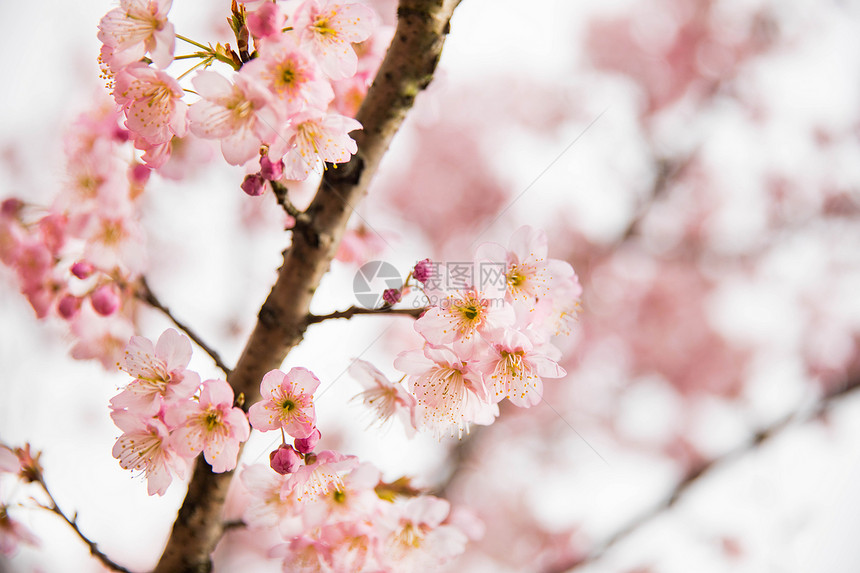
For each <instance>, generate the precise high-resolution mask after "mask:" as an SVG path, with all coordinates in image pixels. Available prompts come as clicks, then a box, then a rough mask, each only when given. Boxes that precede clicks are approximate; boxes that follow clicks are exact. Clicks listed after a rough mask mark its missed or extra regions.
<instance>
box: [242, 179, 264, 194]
mask: <svg viewBox="0 0 860 573" xmlns="http://www.w3.org/2000/svg"><path fill="white" fill-rule="evenodd" d="M265 182H266V180H265V179H263V176H262V175H260V174H259V173H254V174H253V175H245V180H244V181H242V191H244V192H245V193H247V194H248V195H250V196H251V197H257V196H258V195H262V194H263V185H264V184H265Z"/></svg>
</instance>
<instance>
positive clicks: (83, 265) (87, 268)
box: [72, 261, 96, 280]
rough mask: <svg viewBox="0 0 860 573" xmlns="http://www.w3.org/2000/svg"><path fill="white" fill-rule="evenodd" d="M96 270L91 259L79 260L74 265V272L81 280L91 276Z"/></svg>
mask: <svg viewBox="0 0 860 573" xmlns="http://www.w3.org/2000/svg"><path fill="white" fill-rule="evenodd" d="M95 270H96V268H95V267H94V266H93V264H92V263H91V262H89V261H78V262H76V263H75V264H73V265H72V274H73V275H75V276H76V277H78V278H79V279H81V280H84V279H88V278H90V276H92V274H93V272H94V271H95Z"/></svg>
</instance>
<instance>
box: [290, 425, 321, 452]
mask: <svg viewBox="0 0 860 573" xmlns="http://www.w3.org/2000/svg"><path fill="white" fill-rule="evenodd" d="M321 437H322V434H320V431H319V430H318V429H316V428H314V431H313V432H311V435H310V436H308V437H307V438H296V440H295V445H296V449H297V450H298V451H300V452H301V453H303V454H309V453H311V452H312V451H314V448H315V447H317V443H318V442H319V441H320V438H321Z"/></svg>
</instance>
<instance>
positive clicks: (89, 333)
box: [69, 306, 134, 370]
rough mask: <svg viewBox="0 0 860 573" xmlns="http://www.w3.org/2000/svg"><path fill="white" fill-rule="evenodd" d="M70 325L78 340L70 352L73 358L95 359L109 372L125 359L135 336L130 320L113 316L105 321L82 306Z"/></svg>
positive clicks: (120, 316)
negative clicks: (128, 345)
mask: <svg viewBox="0 0 860 573" xmlns="http://www.w3.org/2000/svg"><path fill="white" fill-rule="evenodd" d="M69 326H70V328H71V331H72V334H73V335H74V338H75V340H76V342H75V345H74V346H73V347H72V350H71V355H72V358H75V359H76V360H88V359H91V358H94V359H96V360H98V361H99V362H101V364H102V366H103V367H104V368H105V369H106V370H113V369H115V368H116V365H117V361H118V360H122V357H123V352H124V348H125V347H126V345H127V344H128V340H129V338H130V337H131V336H132V335H133V334H134V327H133V325H132V324H131V322H130V321H129V319H128V318H127V317H124V316H122V315H121V314H114V315H113V316H111V317H110V318H105V317H103V316H100V315H98V314H96V312H95V311H94V310H92V309H91V308H89V307H88V306H83V307H81V311H80V312H79V313H78V314H77V315H75V317H74V318H73V319H72V320H71V321H70V323H69Z"/></svg>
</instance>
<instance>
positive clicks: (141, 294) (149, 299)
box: [136, 278, 230, 376]
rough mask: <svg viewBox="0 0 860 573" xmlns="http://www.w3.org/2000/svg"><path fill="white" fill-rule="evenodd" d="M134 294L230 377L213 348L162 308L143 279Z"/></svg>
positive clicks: (228, 370) (162, 305)
mask: <svg viewBox="0 0 860 573" xmlns="http://www.w3.org/2000/svg"><path fill="white" fill-rule="evenodd" d="M136 294H137V297H138V298H139V299H141V300H142V301H144V302H145V303H147V304H149V305H150V306H151V307H153V308H157V309H158V310H160V311H161V312H163V313H164V314H165V315H166V316H167V318H169V319H170V321H171V322H173V324H175V325H176V327H177V328H178V329H179V330H181V331H182V332H184V333H185V334H186V335H188V338H190V339H191V340H193V341H194V342H195V344H197V346H199V347H200V348H202V349H203V352H205V353H206V354H208V355H209V357H210V358H212V360H213V362H215V365H216V366H217V367H218V368H220V369H221V370H222V371H223V372H224V374H226V375H228V376H229V375H230V368H228V367H227V365H226V364H224V361H223V360H221V356H220V355H219V354H218V352H217V351H216V350H215V349H214V348H212V347H211V346H209V345H208V344H206V343H205V342H203V339H201V338H200V336H199V335H198V334H197V332H195V331H194V329H192V328H191V327H190V326H188V325H187V324H185V323H184V322H182V321H180V320H179V319H178V318H176V316H174V315H173V313H172V312H170V309H169V308H167V307H166V306H164V304H162V302H161V301H160V300H158V298H157V297H156V296H155V294H154V293H153V292H152V290H150V288H149V285H148V284H147V283H146V279H145V278H141V279H140V287H139V288H138V289H137V291H136Z"/></svg>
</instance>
